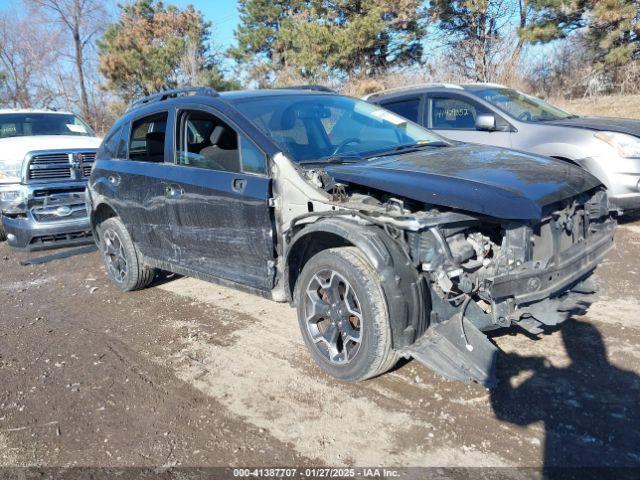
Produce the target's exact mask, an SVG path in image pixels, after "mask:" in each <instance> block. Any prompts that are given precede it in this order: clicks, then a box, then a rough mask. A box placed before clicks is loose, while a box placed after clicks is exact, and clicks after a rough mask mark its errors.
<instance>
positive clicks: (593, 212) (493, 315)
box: [290, 169, 616, 386]
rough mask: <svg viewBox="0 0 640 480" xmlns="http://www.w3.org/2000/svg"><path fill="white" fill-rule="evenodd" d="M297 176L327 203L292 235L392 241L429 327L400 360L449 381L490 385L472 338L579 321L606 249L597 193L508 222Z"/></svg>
mask: <svg viewBox="0 0 640 480" xmlns="http://www.w3.org/2000/svg"><path fill="white" fill-rule="evenodd" d="M303 175H304V177H306V178H305V179H306V180H307V182H309V183H310V184H312V185H314V186H315V187H317V188H318V189H319V190H321V191H323V192H325V193H326V194H327V197H326V199H327V203H326V204H324V205H323V203H324V202H322V203H316V202H309V203H308V209H307V210H308V212H306V213H304V214H302V215H299V216H298V217H297V218H294V219H293V222H292V223H291V225H290V226H291V228H292V230H295V229H297V228H300V227H301V225H303V224H304V223H307V222H313V221H317V220H318V219H320V218H322V217H323V216H325V215H327V216H337V215H351V216H352V217H353V219H355V220H356V221H358V222H359V223H365V224H366V223H369V224H370V225H372V226H374V227H376V228H382V229H384V231H385V232H386V234H388V235H389V236H390V237H392V238H393V239H395V241H396V242H397V243H398V244H399V245H400V246H401V248H402V249H403V251H404V252H405V253H406V256H407V258H408V260H409V261H410V262H411V264H412V265H413V267H414V268H415V269H416V270H417V271H418V272H419V275H420V276H421V278H423V279H424V281H425V283H426V285H427V286H428V291H429V293H430V299H429V305H426V306H425V307H426V308H427V309H428V310H429V312H428V317H429V318H428V322H427V325H428V328H426V329H425V332H424V334H423V335H421V336H420V337H419V338H418V340H417V341H416V342H415V343H414V344H413V345H408V346H404V347H402V348H400V349H399V351H400V352H401V353H402V354H404V355H405V356H407V357H409V356H411V357H414V358H416V359H418V360H419V361H421V362H423V363H425V364H427V365H428V366H429V367H430V368H432V369H434V370H435V371H436V372H439V373H441V374H442V375H443V376H445V377H448V378H452V379H456V380H463V381H476V382H479V383H482V384H485V385H487V386H491V385H493V384H494V382H495V377H494V369H495V357H496V355H495V351H496V349H495V346H494V345H493V344H492V343H491V342H490V341H489V340H488V339H487V338H486V336H485V335H484V334H482V333H481V332H486V331H490V330H494V329H498V328H502V327H509V326H512V325H516V326H519V327H520V328H522V329H524V330H526V331H527V332H528V333H529V334H534V335H535V334H539V333H541V332H543V328H544V326H553V325H557V324H559V323H561V322H563V321H564V320H566V319H567V318H568V317H569V316H570V315H572V314H582V313H584V312H585V311H586V309H587V308H588V306H589V305H590V303H592V301H593V296H594V294H595V291H596V288H595V285H594V284H593V281H592V280H591V279H590V278H589V277H590V276H591V274H592V273H593V270H594V269H595V267H596V265H597V264H598V263H599V262H600V261H601V260H602V258H603V257H604V256H605V255H606V254H607V253H608V251H609V250H610V249H611V248H612V245H613V234H614V230H615V226H616V222H615V220H614V219H612V218H611V217H610V214H609V208H608V202H607V196H606V192H605V191H604V189H603V188H595V189H592V190H590V191H588V192H585V193H583V194H580V195H577V196H574V197H570V198H568V199H565V200H563V201H561V202H557V203H554V204H551V205H548V206H545V207H544V210H543V216H542V220H541V221H513V220H502V219H496V218H493V217H489V216H482V215H475V214H470V213H468V212H460V211H456V210H455V209H452V208H447V207H440V206H436V205H430V204H425V203H421V202H416V201H414V200H411V199H407V198H401V197H398V196H397V195H390V194H388V193H386V192H380V191H376V190H373V189H369V188H366V187H362V186H359V185H351V184H345V183H338V182H336V181H334V179H333V178H332V177H331V176H330V175H328V174H327V173H326V172H325V171H324V170H323V169H312V170H305V171H303Z"/></svg>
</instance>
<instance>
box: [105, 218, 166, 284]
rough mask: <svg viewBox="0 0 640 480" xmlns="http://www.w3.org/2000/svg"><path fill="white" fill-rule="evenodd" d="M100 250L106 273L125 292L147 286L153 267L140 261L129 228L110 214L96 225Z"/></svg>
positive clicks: (150, 280)
mask: <svg viewBox="0 0 640 480" xmlns="http://www.w3.org/2000/svg"><path fill="white" fill-rule="evenodd" d="M98 233H99V238H100V240H99V243H98V247H99V248H100V253H101V254H102V260H103V262H104V266H105V267H106V269H107V275H109V278H110V279H111V281H112V282H113V283H115V284H116V286H117V287H118V288H120V289H121V290H123V291H125V292H130V291H133V290H140V289H142V288H145V287H147V286H149V284H150V283H151V282H152V281H153V278H154V277H155V273H156V271H155V269H153V268H150V267H148V266H146V265H144V264H143V263H142V261H141V260H140V255H139V254H138V250H137V249H136V247H135V245H134V243H133V240H132V239H131V236H130V235H129V232H127V229H126V228H125V226H124V225H123V224H122V222H121V221H120V220H119V219H118V218H109V219H107V220H105V221H104V222H102V223H101V224H100V225H99V226H98Z"/></svg>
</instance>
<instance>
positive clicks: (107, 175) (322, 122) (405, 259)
mask: <svg viewBox="0 0 640 480" xmlns="http://www.w3.org/2000/svg"><path fill="white" fill-rule="evenodd" d="M87 197H88V198H87V201H88V206H89V208H90V213H91V222H92V226H93V229H94V232H95V238H96V241H97V242H98V245H99V247H100V250H101V252H102V255H103V258H104V262H105V265H106V267H107V271H108V274H109V276H110V277H111V279H112V280H113V281H114V283H116V285H118V286H119V287H120V288H121V289H123V290H135V289H139V288H143V287H145V286H147V285H148V284H149V283H150V282H151V281H152V279H153V277H154V274H155V272H156V271H157V270H158V269H162V270H168V271H172V272H176V273H181V274H185V275H190V276H194V277H199V278H202V279H205V280H209V281H214V282H218V283H223V284H227V285H230V286H234V287H238V288H242V289H245V290H249V291H251V292H254V293H257V294H260V295H263V296H265V297H268V298H272V299H274V300H277V301H289V302H290V303H292V304H293V305H295V306H296V308H297V310H298V319H299V323H300V328H301V331H302V335H303V338H304V340H305V343H306V344H307V347H308V348H309V351H310V353H311V355H312V357H313V358H314V360H315V361H316V362H317V363H318V364H319V365H320V366H321V367H322V368H323V369H324V370H325V371H326V372H327V373H329V374H330V375H333V376H334V377H336V378H339V379H342V380H362V379H365V378H369V377H372V376H375V375H378V374H381V373H383V372H385V371H386V370H388V369H389V368H391V367H392V366H393V365H394V363H395V362H396V360H397V359H398V358H399V357H400V356H405V357H414V358H416V359H417V360H419V361H420V362H422V363H424V364H426V365H427V366H429V367H430V368H432V369H434V370H435V371H437V372H438V373H440V374H442V375H444V376H445V377H448V378H452V379H457V380H462V381H467V382H468V381H475V382H479V383H482V384H484V385H487V386H491V385H492V384H493V383H494V382H495V376H494V370H495V358H496V348H495V346H494V345H493V344H492V343H491V342H490V341H489V339H487V337H486V336H485V335H484V334H483V333H482V332H486V331H489V330H494V329H498V328H504V327H510V326H514V325H516V326H519V327H521V328H523V329H525V330H527V331H528V332H530V333H532V334H537V333H540V332H542V329H543V328H544V326H545V325H556V324H558V323H560V322H562V321H563V320H565V319H566V318H567V317H568V316H569V315H571V314H573V313H580V312H583V311H584V310H585V309H586V308H587V307H588V305H589V303H590V299H591V297H592V294H593V293H594V292H595V289H594V287H593V285H592V284H591V282H590V280H589V277H590V276H591V274H592V273H593V271H594V269H595V268H596V266H597V265H598V263H599V262H600V261H601V260H602V259H603V257H604V256H605V255H606V254H607V252H608V251H609V250H610V249H611V247H612V245H613V234H614V230H615V221H614V220H613V219H612V218H611V217H610V214H609V208H608V202H607V196H606V192H605V190H604V188H603V187H602V186H601V185H600V183H599V182H598V180H596V179H595V178H594V177H593V176H591V175H590V174H588V173H586V172H585V171H584V170H582V169H580V168H578V167H574V166H572V165H570V164H567V163H565V162H560V161H556V160H552V159H549V158H544V157H536V156H531V155H525V154H522V153H518V152H513V151H508V150H503V149H498V148H489V147H481V146H475V145H467V144H461V143H454V142H450V141H447V140H444V139H443V138H441V137H439V136H437V135H435V134H434V133H432V132H430V131H428V130H425V129H423V128H422V127H420V126H418V125H416V124H414V123H412V122H410V121H407V120H406V119H403V118H401V117H398V116H397V115H395V114H393V113H391V112H389V111H387V110H384V109H382V108H379V107H377V106H374V105H371V104H368V103H365V102H362V101H359V100H356V99H353V98H349V97H344V96H340V95H336V94H334V93H332V92H328V91H322V90H319V89H303V88H300V89H291V90H265V91H254V92H250V91H248V92H228V93H221V94H218V93H217V92H215V91H213V90H210V89H205V88H193V89H184V90H176V91H168V92H162V93H159V94H157V95H153V96H150V97H146V98H144V99H142V100H140V101H139V102H137V103H135V104H134V105H133V106H132V107H131V108H130V110H129V111H128V112H127V113H126V115H125V116H124V117H122V118H121V119H120V120H118V122H116V124H115V125H114V126H113V128H112V129H111V131H110V132H109V134H108V135H107V137H106V139H105V140H104V142H103V144H102V146H101V148H100V150H99V152H98V155H97V159H96V163H95V166H94V169H93V173H92V175H91V180H90V185H89V188H88V190H87Z"/></svg>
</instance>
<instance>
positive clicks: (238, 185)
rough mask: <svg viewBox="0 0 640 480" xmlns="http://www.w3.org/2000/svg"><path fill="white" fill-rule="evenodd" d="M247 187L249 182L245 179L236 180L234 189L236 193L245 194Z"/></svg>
mask: <svg viewBox="0 0 640 480" xmlns="http://www.w3.org/2000/svg"><path fill="white" fill-rule="evenodd" d="M246 186H247V181H246V180H245V179H244V178H234V180H233V187H232V188H233V191H234V192H244V187H246Z"/></svg>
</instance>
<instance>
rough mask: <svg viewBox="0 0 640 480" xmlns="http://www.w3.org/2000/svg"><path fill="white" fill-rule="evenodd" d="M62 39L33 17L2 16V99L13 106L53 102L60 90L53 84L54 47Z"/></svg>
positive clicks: (0, 59) (19, 15)
mask: <svg viewBox="0 0 640 480" xmlns="http://www.w3.org/2000/svg"><path fill="white" fill-rule="evenodd" d="M58 41H59V38H58V34H57V33H56V32H55V31H49V30H47V29H45V28H44V27H43V25H42V24H41V23H40V22H38V20H37V19H35V18H33V17H25V16H24V15H22V14H20V13H19V12H15V11H9V12H5V13H3V14H2V15H0V69H1V70H2V72H3V78H2V83H1V93H0V95H1V98H2V101H3V103H6V104H8V105H10V106H12V107H22V108H28V107H43V106H44V107H46V106H50V105H53V104H54V103H55V101H56V98H57V92H56V91H55V88H54V87H52V83H51V79H52V77H51V72H52V68H51V67H52V65H55V64H56V63H57V54H56V52H55V51H54V50H52V49H51V48H50V45H54V44H55V43H56V42H58Z"/></svg>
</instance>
